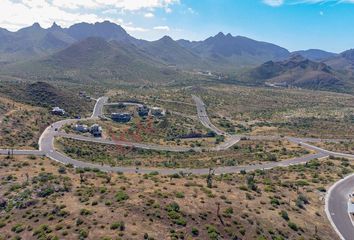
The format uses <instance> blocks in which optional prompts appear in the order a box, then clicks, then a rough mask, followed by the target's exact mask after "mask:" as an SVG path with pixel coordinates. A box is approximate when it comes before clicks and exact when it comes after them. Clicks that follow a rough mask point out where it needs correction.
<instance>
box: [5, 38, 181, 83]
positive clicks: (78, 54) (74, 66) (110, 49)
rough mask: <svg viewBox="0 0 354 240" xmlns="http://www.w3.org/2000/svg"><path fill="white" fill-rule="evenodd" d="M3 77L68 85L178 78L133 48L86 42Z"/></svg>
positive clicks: (15, 67)
mask: <svg viewBox="0 0 354 240" xmlns="http://www.w3.org/2000/svg"><path fill="white" fill-rule="evenodd" d="M4 71H5V72H6V73H9V74H12V75H16V76H20V77H24V78H26V77H27V78H28V77H29V76H30V77H31V78H34V79H53V80H55V79H62V80H66V81H71V82H80V83H82V82H85V83H87V82H99V83H112V82H115V83H117V82H120V81H122V82H126V83H144V82H147V81H154V82H164V81H168V79H173V78H174V76H178V73H177V72H176V71H175V70H172V69H169V68H168V67H167V66H165V65H163V64H161V63H159V62H157V61H156V60H153V59H152V58H150V57H148V56H147V55H145V54H144V53H142V52H140V51H139V50H138V49H137V48H136V47H135V46H134V45H133V44H130V43H124V42H118V41H114V42H107V41H105V40H104V39H102V38H94V37H92V38H87V39H85V40H83V41H81V42H78V43H75V44H73V45H71V46H70V47H68V48H66V49H64V50H62V51H59V52H57V53H55V54H53V55H50V56H48V57H44V58H42V59H40V60H33V61H29V62H25V63H19V64H14V65H11V66H9V67H7V68H6V69H5V70H4Z"/></svg>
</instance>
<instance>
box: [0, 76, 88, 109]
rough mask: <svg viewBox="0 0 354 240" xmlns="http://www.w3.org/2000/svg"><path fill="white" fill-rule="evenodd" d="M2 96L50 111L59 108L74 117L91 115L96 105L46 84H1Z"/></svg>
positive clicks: (75, 94) (65, 90)
mask: <svg viewBox="0 0 354 240" xmlns="http://www.w3.org/2000/svg"><path fill="white" fill-rule="evenodd" d="M0 94H1V95H2V96H5V97H7V98H9V99H12V100H13V101H16V102H20V103H25V104H29V105H33V106H40V107H44V108H47V109H48V110H50V109H51V108H52V107H56V106H59V107H61V108H64V109H65V111H66V112H68V113H69V114H70V115H73V116H77V115H88V114H90V113H91V111H92V107H93V104H94V102H93V101H87V100H86V99H83V98H79V97H78V94H77V93H76V92H73V91H70V90H68V89H66V88H59V87H55V86H53V85H50V84H48V83H45V82H35V83H19V82H17V83H14V82H1V83H0Z"/></svg>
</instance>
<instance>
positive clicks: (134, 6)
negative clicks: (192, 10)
mask: <svg viewBox="0 0 354 240" xmlns="http://www.w3.org/2000/svg"><path fill="white" fill-rule="evenodd" d="M179 1H180V0H74V1H73V0H0V9H1V14H0V26H1V27H4V28H7V29H9V30H13V31H14V30H18V29H19V28H22V27H25V26H28V25H31V24H32V23H34V22H38V23H39V24H40V25H41V26H42V27H45V28H47V27H50V26H51V25H52V24H53V22H56V23H57V24H59V25H61V26H63V27H68V26H70V25H72V24H74V23H77V22H88V23H95V22H101V21H104V20H110V21H112V22H115V23H119V24H122V25H123V22H122V21H121V19H117V18H114V16H115V15H118V14H119V15H120V16H122V15H123V14H124V12H126V11H138V10H143V9H146V10H148V13H146V14H145V17H147V18H149V17H150V18H151V17H154V14H153V13H152V11H153V10H154V9H155V8H163V9H169V8H170V6H172V5H174V4H179V3H180V2H179ZM129 28H130V29H131V31H146V29H144V28H139V27H133V26H129Z"/></svg>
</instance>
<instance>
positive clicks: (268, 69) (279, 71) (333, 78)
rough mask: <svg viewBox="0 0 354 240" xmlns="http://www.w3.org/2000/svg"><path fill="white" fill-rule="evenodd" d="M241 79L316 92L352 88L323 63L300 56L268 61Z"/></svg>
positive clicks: (343, 78) (344, 79)
mask: <svg viewBox="0 0 354 240" xmlns="http://www.w3.org/2000/svg"><path fill="white" fill-rule="evenodd" d="M242 78H243V79H248V80H249V81H253V82H256V83H258V84H265V85H269V86H278V87H279V86H280V87H300V88H308V89H318V90H335V91H346V90H348V89H345V88H347V87H352V84H350V83H349V82H348V81H347V79H346V77H345V76H343V75H341V74H339V73H338V72H336V71H335V70H334V69H332V68H331V67H329V66H328V65H326V64H324V63H318V62H314V61H311V60H309V59H306V58H303V57H302V56H299V55H297V56H293V57H291V58H290V59H288V60H284V61H278V62H274V61H268V62H266V63H264V64H262V65H261V66H259V67H256V68H254V69H252V70H250V71H248V72H247V73H246V74H244V75H243V76H242Z"/></svg>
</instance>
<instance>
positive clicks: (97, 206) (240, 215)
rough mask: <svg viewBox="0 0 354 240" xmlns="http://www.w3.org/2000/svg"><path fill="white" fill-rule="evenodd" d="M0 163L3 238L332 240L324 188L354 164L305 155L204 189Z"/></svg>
mask: <svg viewBox="0 0 354 240" xmlns="http://www.w3.org/2000/svg"><path fill="white" fill-rule="evenodd" d="M0 162H1V165H0V166H1V167H0V176H1V188H0V194H1V196H2V198H1V199H2V207H1V209H0V227H1V231H0V239H84V238H87V239H144V236H145V239H146V238H147V236H148V238H149V239H220V238H223V239H337V236H336V234H335V233H334V231H332V228H331V227H330V224H329V222H328V221H327V218H326V216H325V213H324V211H323V209H324V200H323V196H324V193H323V191H325V188H326V187H328V186H329V185H330V184H331V183H333V182H334V181H336V180H337V179H338V178H339V177H340V176H342V174H343V173H344V172H347V171H352V167H353V166H352V165H346V166H344V164H343V163H344V162H343V161H340V160H327V159H326V160H321V161H312V162H311V163H310V164H308V165H302V166H292V167H290V168H279V169H275V170H269V171H265V172H263V171H259V172H256V173H254V174H250V173H246V174H236V175H223V176H215V177H214V181H213V188H212V189H209V188H207V187H206V179H205V177H204V176H180V175H174V176H159V175H155V174H150V175H121V174H114V173H112V174H105V173H101V172H97V171H82V172H81V171H79V170H74V169H72V168H68V167H66V168H63V167H62V166H60V165H59V164H57V163H55V162H52V161H49V160H47V159H38V158H37V159H34V158H26V157H16V158H15V159H5V158H2V159H1V161H0ZM80 172H81V173H80ZM80 179H81V180H80ZM46 189H53V191H52V192H50V193H48V192H43V191H44V190H46ZM43 193H47V194H48V195H46V196H45V197H43ZM41 194H42V195H41ZM20 196H22V197H20ZM4 203H5V204H4ZM172 203H177V204H173V205H171V204H172ZM4 205H5V207H4ZM218 205H220V211H219V214H218V212H217V206H218ZM113 223H115V224H113ZM123 224H124V227H121V226H122V225H123ZM290 226H291V227H292V228H291V227H290ZM116 227H117V228H116ZM112 228H113V229H112ZM193 233H194V234H195V235H193ZM197 233H198V234H197ZM196 235H197V236H196ZM55 237H57V238H55Z"/></svg>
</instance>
